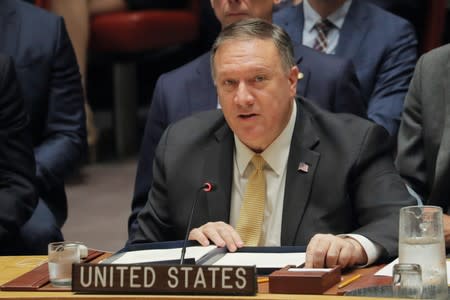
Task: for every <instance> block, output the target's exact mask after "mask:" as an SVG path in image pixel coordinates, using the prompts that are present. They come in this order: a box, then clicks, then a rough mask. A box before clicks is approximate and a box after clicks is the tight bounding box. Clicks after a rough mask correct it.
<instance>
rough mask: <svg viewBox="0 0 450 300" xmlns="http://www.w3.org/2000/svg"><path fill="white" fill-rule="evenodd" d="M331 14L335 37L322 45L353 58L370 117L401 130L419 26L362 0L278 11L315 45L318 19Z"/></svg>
mask: <svg viewBox="0 0 450 300" xmlns="http://www.w3.org/2000/svg"><path fill="white" fill-rule="evenodd" d="M325 19H326V20H327V22H328V25H327V30H326V31H327V34H326V36H327V39H328V40H329V42H328V45H327V47H326V48H323V49H322V50H323V51H324V52H325V53H328V54H335V55H336V56H338V57H342V58H346V59H349V60H351V61H352V62H353V64H354V65H355V68H356V73H357V75H358V79H359V82H360V83H361V89H362V93H363V97H364V100H365V101H366V103H367V107H368V110H367V115H368V117H369V119H371V120H373V121H374V122H376V123H378V124H380V125H382V126H383V127H385V128H386V129H387V130H388V131H389V133H390V134H391V135H392V136H396V134H397V132H398V126H399V124H400V116H401V112H402V109H403V101H404V97H405V95H406V92H407V90H408V85H409V81H410V80H411V76H412V73H413V70H414V66H415V63H416V59H417V40H416V37H415V33H414V28H413V27H412V26H411V24H409V23H408V22H407V21H405V20H403V19H401V18H399V17H397V16H394V15H392V14H390V13H388V12H386V11H384V10H383V9H381V8H379V7H377V6H375V5H372V4H369V3H366V2H365V1H362V0H332V1H319V0H304V1H303V2H302V3H301V4H300V5H298V6H293V7H287V8H285V9H282V10H280V11H278V12H277V13H276V14H275V15H274V22H275V23H276V24H278V25H280V26H281V27H283V28H284V29H285V30H286V31H287V32H288V33H289V35H290V36H291V37H292V39H293V41H294V43H302V44H303V45H308V46H310V47H313V46H315V45H316V37H317V36H318V34H317V29H316V28H317V27H316V26H317V25H316V23H317V22H319V21H321V20H325ZM330 23H331V24H330Z"/></svg>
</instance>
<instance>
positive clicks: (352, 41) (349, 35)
mask: <svg viewBox="0 0 450 300" xmlns="http://www.w3.org/2000/svg"><path fill="white" fill-rule="evenodd" d="M361 5H362V4H361V3H360V1H358V0H353V2H352V4H351V5H350V8H349V10H348V13H347V16H346V17H345V21H344V24H343V25H342V29H341V32H340V34H339V42H338V45H337V47H336V55H338V56H340V57H345V58H347V59H349V60H352V59H353V58H354V57H357V52H358V50H359V49H360V46H361V40H362V39H363V38H364V37H365V35H366V34H367V31H368V30H369V27H370V26H371V25H370V23H369V22H367V18H368V17H369V15H368V12H367V11H366V10H364V9H362V7H361Z"/></svg>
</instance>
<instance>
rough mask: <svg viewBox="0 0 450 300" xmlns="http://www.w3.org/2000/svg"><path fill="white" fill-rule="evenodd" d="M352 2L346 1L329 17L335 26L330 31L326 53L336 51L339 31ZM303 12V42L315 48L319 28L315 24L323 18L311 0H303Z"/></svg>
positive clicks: (350, 0)
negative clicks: (312, 5) (310, 2)
mask: <svg viewBox="0 0 450 300" xmlns="http://www.w3.org/2000/svg"><path fill="white" fill-rule="evenodd" d="M351 4H352V0H347V1H345V2H344V4H343V5H342V6H341V7H339V8H338V9H337V10H336V11H335V12H333V13H332V14H330V15H329V16H328V17H327V19H328V21H330V22H331V23H332V24H333V25H334V26H333V27H332V28H331V29H330V31H329V32H328V35H327V39H328V47H327V49H326V51H325V53H327V54H335V53H336V47H337V45H338V42H339V32H340V30H341V29H342V25H343V24H344V21H345V16H346V15H347V13H348V10H349V9H350V5H351ZM303 13H304V15H305V24H304V25H303V41H302V43H303V45H304V46H307V47H310V48H313V47H314V42H315V40H316V38H317V30H316V29H315V28H314V26H315V25H316V23H317V22H319V21H320V20H321V19H322V17H321V16H320V15H319V14H318V13H317V12H316V11H315V10H314V9H313V8H312V7H311V5H310V4H309V0H305V1H303Z"/></svg>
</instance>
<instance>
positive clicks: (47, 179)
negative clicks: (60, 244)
mask: <svg viewBox="0 0 450 300" xmlns="http://www.w3.org/2000/svg"><path fill="white" fill-rule="evenodd" d="M0 52H3V53H6V54H8V55H10V56H11V57H12V58H13V60H14V63H15V66H16V72H17V76H18V78H19V82H20V86H21V90H22V93H23V97H24V99H25V103H26V106H27V109H28V111H29V112H30V116H31V129H32V136H33V145H34V152H35V157H36V174H37V188H38V194H39V197H40V198H42V199H43V200H44V201H45V202H46V203H47V205H48V206H49V208H50V209H51V210H52V212H53V213H54V214H55V216H56V219H57V221H58V223H59V225H60V226H61V225H62V224H63V223H64V220H65V219H66V216H67V203H66V195H65V191H64V177H65V175H67V174H68V173H69V172H70V171H71V170H72V169H73V168H74V167H75V166H76V164H77V163H78V162H79V161H80V159H81V156H82V154H83V151H84V150H85V140H86V129H85V116H84V107H83V101H84V100H83V90H82V86H81V79H80V74H79V71H78V65H77V62H76V58H75V54H74V52H73V49H72V45H71V43H70V40H69V37H68V35H67V32H66V29H65V26H64V23H63V19H62V18H61V17H57V16H55V15H53V14H51V13H49V12H46V11H44V10H42V9H39V8H37V7H35V6H32V5H30V4H28V3H25V2H22V1H17V0H2V1H0Z"/></svg>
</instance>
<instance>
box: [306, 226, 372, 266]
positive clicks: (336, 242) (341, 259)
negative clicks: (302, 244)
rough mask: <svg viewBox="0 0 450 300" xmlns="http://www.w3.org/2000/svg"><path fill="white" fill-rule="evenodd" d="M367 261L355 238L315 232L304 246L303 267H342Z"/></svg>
mask: <svg viewBox="0 0 450 300" xmlns="http://www.w3.org/2000/svg"><path fill="white" fill-rule="evenodd" d="M366 263H367V255H366V252H365V251H364V249H363V247H362V246H361V244H360V243H358V242H357V241H356V240H354V239H352V238H349V237H346V238H343V237H337V236H335V235H332V234H316V235H314V236H313V238H312V239H311V240H310V241H309V244H308V247H307V248H306V262H305V268H324V267H334V266H337V265H340V266H341V267H342V268H346V267H351V266H354V265H355V264H360V265H364V264H366Z"/></svg>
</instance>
